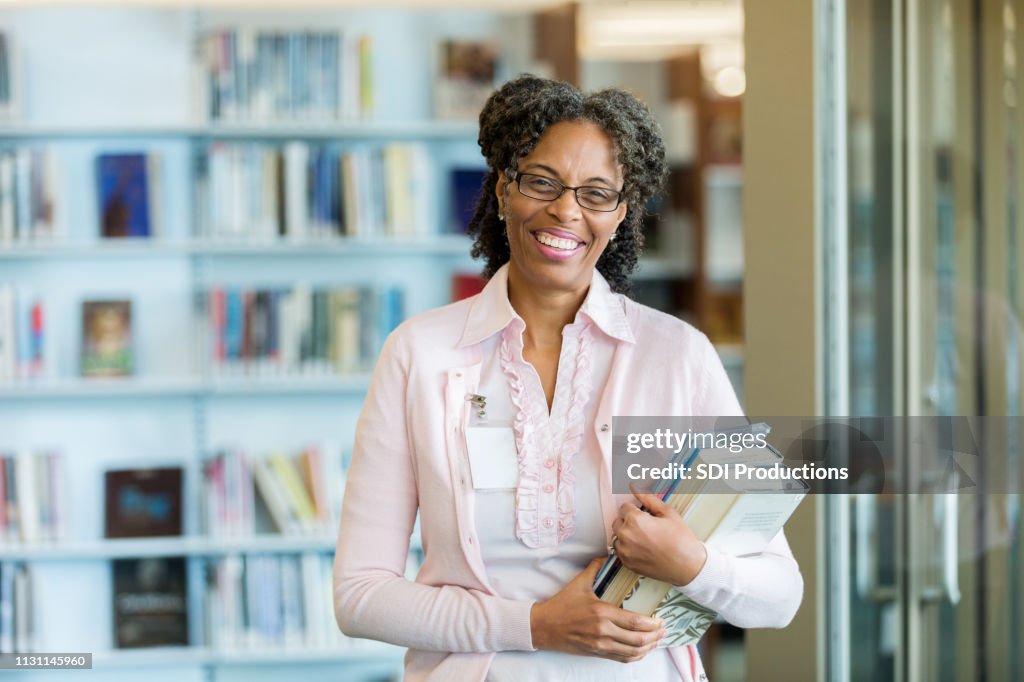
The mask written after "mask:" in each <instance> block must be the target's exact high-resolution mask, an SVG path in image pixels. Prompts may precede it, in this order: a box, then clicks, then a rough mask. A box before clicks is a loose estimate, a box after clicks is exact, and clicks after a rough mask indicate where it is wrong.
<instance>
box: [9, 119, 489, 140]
mask: <svg viewBox="0 0 1024 682" xmlns="http://www.w3.org/2000/svg"><path fill="white" fill-rule="evenodd" d="M477 129H478V124H477V122H476V121H448V120H435V119H425V120H420V121H380V120H376V121H369V120H367V121H359V120H354V121H346V120H339V121H310V122H308V123H305V124H302V123H293V122H288V123H259V122H255V121H253V122H245V123H237V124H228V123H218V124H197V125H175V124H167V125H131V124H125V125H92V126H42V125H29V124H25V125H11V126H0V139H5V140H60V139H91V138H97V139H102V138H112V139H117V140H121V139H132V138H169V139H183V138H198V139H204V138H209V139H236V140H246V139H260V140H275V139H276V140H290V139H302V140H324V141H335V140H381V139H386V140H460V139H465V138H473V137H475V136H476V133H477Z"/></svg>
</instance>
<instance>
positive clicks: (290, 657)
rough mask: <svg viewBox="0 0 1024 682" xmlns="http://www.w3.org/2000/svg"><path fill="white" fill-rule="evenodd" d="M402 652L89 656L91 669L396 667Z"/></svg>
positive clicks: (365, 646) (193, 651) (176, 650)
mask: <svg viewBox="0 0 1024 682" xmlns="http://www.w3.org/2000/svg"><path fill="white" fill-rule="evenodd" d="M404 654H405V649H403V648H401V647H397V646H391V645H388V644H380V643H377V642H369V641H367V642H366V643H363V642H360V643H359V644H358V645H355V646H353V647H351V648H348V649H339V648H305V647H291V648H286V647H260V648H259V649H245V648H237V649H216V648H212V647H188V646H184V647H151V648H147V649H140V650H137V651H130V650H114V651H101V652H96V653H94V654H93V667H94V668H134V667H150V666H159V667H165V666H194V665H218V666H221V665H224V666H232V665H241V666H245V665H252V664H254V663H265V664H274V663H279V664H282V665H293V664H303V663H307V664H315V663H342V662H346V663H363V662H366V663H382V662H383V663H387V662H393V663H394V664H395V665H400V664H401V662H402V657H403V655H404Z"/></svg>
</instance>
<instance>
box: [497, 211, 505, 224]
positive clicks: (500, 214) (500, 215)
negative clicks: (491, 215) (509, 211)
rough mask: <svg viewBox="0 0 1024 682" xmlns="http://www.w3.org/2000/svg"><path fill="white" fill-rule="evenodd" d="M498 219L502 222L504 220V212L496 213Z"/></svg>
mask: <svg viewBox="0 0 1024 682" xmlns="http://www.w3.org/2000/svg"><path fill="white" fill-rule="evenodd" d="M498 220H500V221H502V222H504V221H505V214H504V213H499V214H498Z"/></svg>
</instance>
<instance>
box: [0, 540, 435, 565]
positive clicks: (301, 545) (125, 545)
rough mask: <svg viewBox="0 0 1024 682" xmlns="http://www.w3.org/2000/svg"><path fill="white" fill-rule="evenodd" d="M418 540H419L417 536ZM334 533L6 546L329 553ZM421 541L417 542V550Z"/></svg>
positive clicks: (24, 554)
mask: <svg viewBox="0 0 1024 682" xmlns="http://www.w3.org/2000/svg"><path fill="white" fill-rule="evenodd" d="M415 539H418V537H417V538H415ZM335 542H337V538H336V537H335V536H334V535H296V536H290V535H270V534H266V535H254V536H250V537H152V538H125V539H114V540H95V541H92V542H61V543H43V542H40V543H34V544H28V543H21V544H11V545H7V546H5V547H4V548H3V550H2V551H3V556H4V560H5V561H6V560H11V561H67V560H72V559H74V560H83V559H119V558H146V557H165V556H219V555H223V554H234V553H248V552H265V553H280V554H284V553H293V552H329V551H333V550H334V545H335ZM418 546H419V543H418V542H417V543H414V546H413V549H416V548H418Z"/></svg>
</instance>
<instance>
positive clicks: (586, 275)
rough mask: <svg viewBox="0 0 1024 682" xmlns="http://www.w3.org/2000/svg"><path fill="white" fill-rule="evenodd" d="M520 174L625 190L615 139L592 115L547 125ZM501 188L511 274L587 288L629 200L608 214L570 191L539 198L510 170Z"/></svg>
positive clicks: (535, 282) (537, 283)
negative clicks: (525, 189)
mask: <svg viewBox="0 0 1024 682" xmlns="http://www.w3.org/2000/svg"><path fill="white" fill-rule="evenodd" d="M519 173H520V174H523V173H530V174H533V175H539V176H542V177H544V178H550V179H552V180H555V181H557V182H559V183H561V184H562V185H565V186H570V187H579V186H581V185H587V186H594V187H604V188H607V189H610V190H613V191H620V190H621V189H622V184H623V178H622V169H621V168H620V167H619V165H618V164H617V163H615V160H614V157H613V151H612V142H611V139H610V138H609V137H608V135H607V134H605V132H604V131H603V130H601V128H600V127H598V126H597V125H595V124H593V123H590V122H585V121H563V122H560V123H556V124H554V125H552V126H551V127H549V128H548V129H547V130H545V131H544V134H543V135H542V136H541V138H540V140H539V141H538V142H537V145H536V146H535V147H534V148H533V151H531V152H530V153H529V154H527V155H526V156H524V157H523V158H522V159H520V161H519ZM523 186H524V187H525V186H526V185H525V182H524V185H523ZM495 191H496V192H497V195H498V206H499V210H500V211H501V212H502V213H504V215H505V226H506V231H507V233H508V243H509V250H510V252H511V262H510V265H509V267H510V268H511V270H512V271H513V272H510V273H509V274H510V277H512V278H513V279H514V280H515V281H522V282H524V283H526V284H527V285H528V286H531V287H537V288H542V289H549V290H559V291H577V292H578V291H581V290H585V289H586V288H587V287H588V286H589V285H590V280H591V277H592V276H593V271H594V267H595V266H596V265H597V260H598V258H600V257H601V254H602V253H604V250H605V247H607V246H608V241H609V240H610V239H611V237H612V234H614V232H615V228H616V227H617V226H618V225H619V223H621V222H622V219H623V218H624V217H625V215H626V204H625V203H624V202H623V203H620V204H619V206H618V208H616V209H615V210H614V211H609V212H601V211H594V210H590V209H586V208H583V207H582V206H580V205H579V203H577V201H576V195H575V193H574V192H573V191H572V190H568V189H567V190H565V191H564V192H563V193H562V196H560V197H558V198H557V199H555V200H554V201H542V200H540V199H532V198H530V197H528V196H525V195H523V194H522V193H521V192H520V191H519V188H518V186H517V185H516V183H515V181H512V182H507V180H506V178H505V176H504V175H502V176H501V177H500V178H499V180H498V184H497V186H496V187H495ZM545 242H546V243H545Z"/></svg>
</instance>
